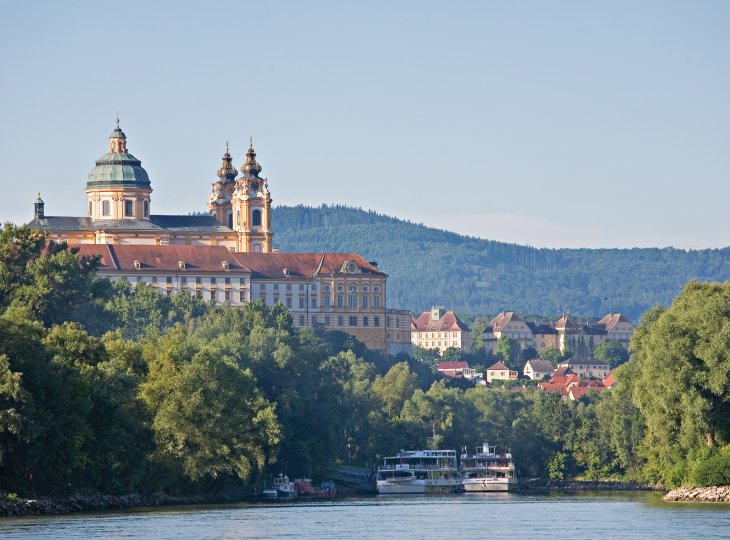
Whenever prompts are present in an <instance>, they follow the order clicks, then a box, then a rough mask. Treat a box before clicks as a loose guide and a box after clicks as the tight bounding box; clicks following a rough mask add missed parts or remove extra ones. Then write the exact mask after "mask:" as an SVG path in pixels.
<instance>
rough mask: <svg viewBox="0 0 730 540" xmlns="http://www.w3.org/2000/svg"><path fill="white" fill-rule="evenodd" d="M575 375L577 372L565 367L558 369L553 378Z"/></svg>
mask: <svg viewBox="0 0 730 540" xmlns="http://www.w3.org/2000/svg"><path fill="white" fill-rule="evenodd" d="M573 373H575V371H573V370H572V369H570V368H569V367H567V366H563V367H558V369H556V370H555V373H553V377H562V376H564V375H572V374H573Z"/></svg>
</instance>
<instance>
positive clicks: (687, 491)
mask: <svg viewBox="0 0 730 540" xmlns="http://www.w3.org/2000/svg"><path fill="white" fill-rule="evenodd" d="M662 500H665V501H672V502H718V503H730V486H710V487H681V488H677V489H673V490H672V491H670V492H669V493H667V494H666V495H664V497H662Z"/></svg>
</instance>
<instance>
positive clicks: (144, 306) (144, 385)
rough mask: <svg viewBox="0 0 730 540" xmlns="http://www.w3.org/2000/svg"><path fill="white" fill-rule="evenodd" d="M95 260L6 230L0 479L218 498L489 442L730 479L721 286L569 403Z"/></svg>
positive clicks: (545, 462)
mask: <svg viewBox="0 0 730 540" xmlns="http://www.w3.org/2000/svg"><path fill="white" fill-rule="evenodd" d="M97 263H98V261H96V260H94V259H82V260H79V258H78V256H77V255H76V254H74V253H72V252H70V251H68V250H67V249H66V248H65V246H62V245H54V244H53V243H49V242H47V240H46V238H44V237H43V236H42V235H40V234H39V233H36V232H33V231H30V230H28V229H25V228H16V227H12V226H10V225H6V226H5V227H4V229H3V230H2V232H1V233H0V489H2V490H9V491H15V492H18V493H22V494H33V493H55V492H69V491H76V490H80V489H86V488H95V489H99V490H101V491H104V492H109V493H120V492H129V491H135V490H158V489H163V490H167V491H170V492H176V493H192V492H206V491H211V490H215V489H218V488H222V487H225V486H230V485H239V486H240V485H252V484H258V485H260V483H261V482H262V481H263V480H264V479H266V478H268V475H269V474H273V473H278V472H279V471H280V470H286V471H287V472H289V473H290V474H292V475H298V474H303V475H304V474H310V475H314V476H317V475H318V474H319V473H320V472H321V471H322V470H323V469H324V467H325V466H326V465H327V464H330V463H333V462H340V463H352V464H360V465H366V464H373V463H374V462H376V461H377V460H378V459H379V458H380V457H382V456H383V455H388V454H390V453H392V452H395V451H397V450H398V449H400V448H420V447H427V446H430V447H448V448H454V449H461V448H462V447H465V446H466V447H473V446H475V445H477V444H479V443H480V442H481V441H482V440H489V441H490V443H493V444H497V445H499V446H503V447H510V448H511V449H512V450H513V454H514V456H515V460H516V463H517V467H518V473H519V474H520V476H522V477H536V476H540V477H550V478H556V479H557V478H566V477H575V476H579V477H583V478H589V479H605V478H617V479H618V478H621V479H636V480H643V481H649V482H653V483H663V484H667V485H674V484H678V483H681V482H687V481H694V482H700V483H702V482H704V483H707V482H713V481H716V480H717V478H718V474H721V473H722V471H727V467H725V465H726V464H727V461H728V456H729V455H730V451H729V447H728V429H729V423H728V404H727V403H728V395H729V394H728V385H729V384H730V383H729V382H728V379H729V378H730V359H728V352H727V351H728V350H730V348H729V347H728V345H729V340H730V330H728V329H729V328H730V323H729V322H728V321H730V285H729V284H725V285H723V286H720V285H707V284H699V283H692V284H690V285H689V286H688V287H687V288H686V289H685V291H684V292H683V293H682V295H680V297H679V298H678V299H677V300H676V301H675V303H674V304H673V305H672V307H670V308H668V309H666V310H664V309H661V308H657V309H654V310H652V311H650V312H649V313H648V314H647V315H646V317H644V320H643V321H642V323H641V325H640V326H639V329H638V331H637V338H636V340H635V343H634V355H633V357H632V359H631V360H629V361H628V362H627V363H626V364H625V365H624V366H622V367H621V368H619V369H618V370H617V377H618V379H619V384H618V385H617V387H615V388H614V389H612V390H607V391H605V392H603V393H602V394H600V395H598V394H593V393H591V394H589V395H588V397H587V399H586V400H584V401H583V402H580V403H575V402H569V401H566V400H565V399H561V398H560V396H556V395H545V394H542V393H541V392H539V391H538V390H537V389H536V388H534V387H532V388H527V389H525V390H524V391H521V392H515V391H513V390H514V389H510V388H506V387H496V386H495V387H493V388H483V387H472V386H470V385H468V384H464V383H463V381H449V380H444V379H438V378H437V377H436V376H435V375H434V371H433V369H432V364H433V363H434V361H435V360H436V359H435V358H430V357H428V355H427V354H426V357H423V356H424V355H416V357H417V358H416V359H415V360H414V359H411V358H409V357H401V358H397V359H395V360H393V359H387V358H384V357H382V356H380V355H378V354H376V353H373V352H371V351H368V350H367V349H366V348H365V347H364V346H363V345H362V344H361V343H358V342H357V341H355V340H354V339H352V337H350V336H347V335H345V334H342V333H338V332H325V331H324V330H323V329H322V328H305V329H301V330H297V329H295V328H294V327H293V325H292V319H291V316H290V314H289V313H288V311H287V310H286V309H285V308H284V307H283V306H282V305H280V304H277V305H274V306H267V305H265V304H263V303H262V302H261V301H257V302H254V303H251V304H248V305H246V306H245V307H243V308H230V307H229V306H226V305H210V304H206V303H203V302H202V301H200V300H198V299H196V298H194V297H191V296H189V295H187V294H178V295H173V296H167V295H165V294H162V293H160V292H158V291H157V290H156V289H154V288H152V287H149V286H147V285H144V284H137V285H136V286H135V287H132V286H131V285H130V284H129V283H127V282H123V281H118V282H114V283H112V282H110V281H108V280H105V279H100V278H99V277H97V276H96V274H95V271H94V270H95V268H96V265H97ZM501 352H502V353H503V354H507V352H504V351H501ZM450 354H451V353H450ZM718 471H720V472H718Z"/></svg>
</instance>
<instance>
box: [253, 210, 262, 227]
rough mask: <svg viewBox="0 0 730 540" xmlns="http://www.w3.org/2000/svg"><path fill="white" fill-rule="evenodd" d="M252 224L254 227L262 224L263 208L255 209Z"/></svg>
mask: <svg viewBox="0 0 730 540" xmlns="http://www.w3.org/2000/svg"><path fill="white" fill-rule="evenodd" d="M251 225H253V226H254V227H260V226H261V210H254V211H253V213H252V214H251Z"/></svg>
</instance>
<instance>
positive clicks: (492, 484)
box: [462, 478, 517, 492]
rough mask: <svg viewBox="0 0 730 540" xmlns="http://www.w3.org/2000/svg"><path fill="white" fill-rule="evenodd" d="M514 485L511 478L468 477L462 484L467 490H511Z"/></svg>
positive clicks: (515, 484) (515, 483) (514, 482)
mask: <svg viewBox="0 0 730 540" xmlns="http://www.w3.org/2000/svg"><path fill="white" fill-rule="evenodd" d="M516 486H517V482H516V481H515V480H514V479H513V478H469V479H466V480H464V481H463V484H462V487H463V489H464V491H467V492H485V491H512V490H514V489H515V487H516Z"/></svg>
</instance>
